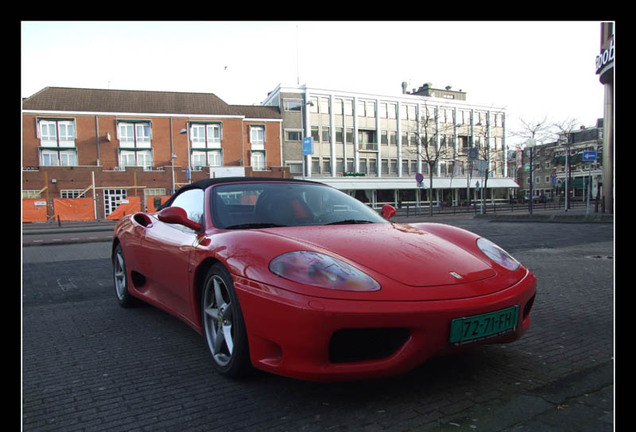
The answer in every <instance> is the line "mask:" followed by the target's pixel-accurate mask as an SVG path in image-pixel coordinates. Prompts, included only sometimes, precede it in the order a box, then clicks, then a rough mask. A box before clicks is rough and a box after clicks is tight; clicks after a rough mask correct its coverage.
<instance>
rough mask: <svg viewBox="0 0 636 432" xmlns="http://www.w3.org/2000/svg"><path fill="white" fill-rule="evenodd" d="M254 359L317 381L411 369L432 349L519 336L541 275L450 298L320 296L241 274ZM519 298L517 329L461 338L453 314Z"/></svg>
mask: <svg viewBox="0 0 636 432" xmlns="http://www.w3.org/2000/svg"><path fill="white" fill-rule="evenodd" d="M234 284H235V289H236V292H237V294H238V298H239V302H240V305H241V308H242V311H243V316H244V319H245V324H246V327H247V334H248V340H249V348H250V358H251V361H252V364H253V365H254V367H256V368H258V369H261V370H265V371H268V372H272V373H275V374H279V375H283V376H289V377H293V378H299V379H305V380H313V381H337V380H356V379H368V378H378V377H386V376H391V375H397V374H401V373H404V372H407V371H409V370H411V369H413V368H415V367H416V366H418V365H420V364H421V363H423V362H424V361H425V360H427V359H428V358H430V357H433V356H436V355H443V354H448V353H451V352H454V351H458V350H461V349H463V348H465V347H468V346H475V345H479V344H484V343H507V342H512V341H514V340H516V339H518V338H519V337H521V335H523V333H525V332H526V330H527V329H528V327H529V325H530V315H529V313H530V309H531V307H532V303H533V301H534V296H535V293H536V278H535V276H534V275H533V274H532V273H530V272H527V274H526V275H525V276H524V277H523V278H522V279H521V280H520V281H519V282H517V283H516V284H514V285H512V286H510V287H508V288H506V289H503V290H500V291H497V292H495V293H492V294H488V295H483V296H477V297H471V298H464V299H453V300H444V301H413V302H405V301H395V302H386V301H382V302H378V301H360V300H355V301H353V300H341V299H337V300H334V299H325V298H314V297H309V296H305V295H300V294H296V293H291V292H289V291H284V290H280V289H278V288H276V287H272V286H268V285H263V284H261V283H257V282H254V281H251V280H248V279H244V278H240V277H235V282H234ZM513 305H519V306H520V307H519V319H518V325H517V327H516V329H514V330H512V331H509V332H507V333H503V334H500V335H497V336H494V337H491V338H488V339H486V340H482V341H478V342H473V343H469V344H466V345H462V346H454V345H452V344H450V343H449V332H450V323H451V320H453V319H455V318H460V317H465V316H472V315H479V314H483V313H487V312H492V311H496V310H500V309H504V308H507V307H509V306H513Z"/></svg>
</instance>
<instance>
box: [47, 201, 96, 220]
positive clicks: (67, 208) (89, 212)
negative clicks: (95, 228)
mask: <svg viewBox="0 0 636 432" xmlns="http://www.w3.org/2000/svg"><path fill="white" fill-rule="evenodd" d="M53 214H54V216H55V219H56V220H58V221H88V220H94V219H95V212H94V209H93V199H92V198H55V199H53Z"/></svg>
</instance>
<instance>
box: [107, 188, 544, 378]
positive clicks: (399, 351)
mask: <svg viewBox="0 0 636 432" xmlns="http://www.w3.org/2000/svg"><path fill="white" fill-rule="evenodd" d="M394 213H395V209H393V208H392V207H390V206H385V207H384V208H383V209H382V212H381V215H379V214H378V213H377V212H375V211H374V210H372V209H371V208H369V207H368V206H366V205H365V204H363V203H361V202H360V201H358V200H356V199H354V198H353V197H351V196H349V195H347V194H345V193H343V192H340V191H338V190H336V189H333V188H331V187H328V186H326V185H323V184H320V183H317V182H310V181H301V180H290V179H278V180H275V179H258V178H249V177H248V178H220V179H210V180H204V181H199V182H196V183H192V184H190V185H187V186H185V187H183V188H181V189H180V190H179V191H177V192H176V193H175V195H173V196H172V197H171V198H170V200H168V201H167V202H166V203H165V204H164V205H163V206H162V208H161V209H160V210H159V211H158V212H157V213H155V214H147V213H134V214H131V215H128V216H127V217H125V218H124V219H122V220H121V221H120V222H119V223H118V224H117V226H116V228H115V232H114V241H113V248H112V258H113V278H114V285H115V290H116V294H117V299H118V301H119V303H120V304H121V306H123V307H129V306H132V305H133V304H135V303H136V302H137V301H138V300H139V299H141V300H143V301H145V302H147V303H150V304H152V305H154V306H157V307H159V308H161V309H164V310H166V311H167V312H169V313H171V314H174V315H176V316H177V317H179V318H181V319H182V320H184V321H185V322H186V323H188V324H189V325H190V326H192V327H193V328H194V329H195V330H197V331H198V332H200V333H201V334H203V335H204V337H205V340H206V342H207V345H208V347H209V349H210V352H211V354H212V358H213V359H214V365H215V367H216V369H217V370H218V371H219V372H220V373H221V374H223V375H226V376H230V377H235V376H238V375H241V374H243V373H244V372H246V371H248V370H249V369H250V368H252V367H255V368H257V369H261V370H264V371H269V372H272V373H276V374H280V375H285V376H289V377H294V378H300V379H306V380H351V379H363V378H365V379H366V378H371V377H380V376H388V375H394V374H398V373H403V372H406V371H408V370H410V369H412V368H414V367H416V366H418V365H419V364H421V363H422V362H424V361H425V360H426V359H428V358H430V357H431V356H434V355H439V354H446V353H451V352H454V351H457V350H460V349H463V348H465V347H467V346H475V345H478V344H482V343H504V342H511V341H513V340H516V339H517V338H519V337H520V336H521V335H522V334H523V333H524V332H525V331H526V330H527V329H528V326H529V324H530V316H529V313H530V309H531V307H532V304H533V301H534V297H535V293H536V278H535V276H534V275H533V274H532V273H530V272H529V271H528V270H527V269H526V268H524V267H523V266H522V265H521V264H520V263H519V262H517V261H516V260H515V259H514V258H512V257H511V256H510V255H509V254H508V253H506V252H505V251H504V250H502V249H501V248H500V247H498V246H497V245H495V244H493V243H492V242H490V241H488V240H486V239H485V238H482V237H480V236H478V235H476V234H473V233H471V232H468V231H465V230H462V229H460V228H456V227H452V226H448V225H443V224H435V223H421V224H397V223H390V222H388V220H387V219H388V218H389V217H391V216H392V215H393V214H394Z"/></svg>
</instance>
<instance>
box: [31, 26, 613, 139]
mask: <svg viewBox="0 0 636 432" xmlns="http://www.w3.org/2000/svg"><path fill="white" fill-rule="evenodd" d="M599 52H600V23H599V22H597V21H574V22H570V21H547V22H536V21H527V22H525V21H512V22H507V21H495V22H486V21H469V22H467V21H461V22H437V21H436V22H428V21H408V22H403V21H399V22H390V21H389V22H385V21H373V22H364V21H360V22H358V21H336V22H324V21H310V22H295V21H283V22H275V21H264V22H238V21H237V22H214V21H211V22H203V21H202V22H171V21H166V22H146V21H144V22H135V21H125V22H114V21H113V22H111V21H105V22H99V21H90V22H81V21H74V22H55V21H49V22H28V21H27V22H23V23H22V65H21V71H22V74H21V78H22V80H21V85H22V91H21V92H22V96H23V97H28V96H31V95H32V94H34V93H36V92H37V91H39V90H41V89H43V88H44V87H51V86H63V87H81V88H111V89H126V90H164V91H187V92H202V93H214V94H216V95H217V96H219V97H220V98H222V99H223V100H224V101H225V102H227V103H229V104H234V105H239V104H260V102H262V101H263V100H264V99H265V98H266V96H267V93H268V92H269V91H271V90H273V89H274V88H276V86H277V85H278V84H280V83H289V84H296V83H297V82H300V84H307V85H309V86H311V87H319V88H328V89H334V90H343V91H344V90H351V91H359V92H364V93H374V94H381V95H397V94H400V93H401V91H402V87H401V83H402V82H404V81H405V82H407V83H408V89H409V90H410V89H413V88H417V87H419V86H421V85H422V84H424V83H426V82H429V83H432V84H433V86H435V87H445V86H447V85H450V86H452V88H453V89H456V90H460V89H461V90H463V91H465V92H467V100H468V102H471V103H474V104H479V105H486V106H494V107H501V108H505V109H506V113H507V119H508V123H507V125H508V129H509V130H510V129H511V128H513V129H514V128H517V127H518V122H519V119H520V118H523V119H524V120H529V121H538V120H541V119H543V118H544V117H546V116H547V118H548V120H549V121H563V120H566V119H576V120H578V121H579V122H580V123H581V124H583V125H585V126H593V125H594V124H595V122H596V119H597V118H601V117H603V85H602V84H601V83H600V82H599V80H598V76H597V75H596V74H595V57H596V55H598V53H599Z"/></svg>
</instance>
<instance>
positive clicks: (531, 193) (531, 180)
mask: <svg viewBox="0 0 636 432" xmlns="http://www.w3.org/2000/svg"><path fill="white" fill-rule="evenodd" d="M533 147H534V146H530V199H529V200H528V211H529V212H530V214H532V199H533V197H534V195H533V190H532V186H533V184H534V180H533V178H532V150H533Z"/></svg>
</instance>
